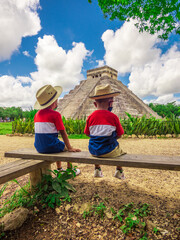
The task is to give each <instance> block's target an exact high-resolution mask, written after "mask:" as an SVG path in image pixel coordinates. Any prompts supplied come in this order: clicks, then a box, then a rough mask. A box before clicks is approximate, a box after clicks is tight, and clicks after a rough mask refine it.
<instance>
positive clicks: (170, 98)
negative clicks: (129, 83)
mask: <svg viewBox="0 0 180 240" xmlns="http://www.w3.org/2000/svg"><path fill="white" fill-rule="evenodd" d="M174 101H175V102H176V104H180V97H175V96H174V94H167V95H163V96H160V97H158V98H157V99H155V100H150V101H148V100H144V102H145V103H146V104H149V103H157V104H167V103H171V102H174Z"/></svg>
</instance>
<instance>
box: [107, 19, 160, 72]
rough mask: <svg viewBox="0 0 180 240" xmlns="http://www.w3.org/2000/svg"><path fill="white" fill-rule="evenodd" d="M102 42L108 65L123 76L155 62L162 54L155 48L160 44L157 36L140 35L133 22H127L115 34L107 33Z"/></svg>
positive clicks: (110, 31) (144, 33) (112, 32)
mask: <svg viewBox="0 0 180 240" xmlns="http://www.w3.org/2000/svg"><path fill="white" fill-rule="evenodd" d="M102 41H103V42H104V47H105V51H106V53H105V56H104V60H105V62H106V64H107V65H108V66H111V67H113V68H115V69H116V70H118V72H119V73H122V74H123V73H126V72H131V70H132V68H133V67H139V66H142V65H143V64H145V63H147V62H149V61H152V60H154V59H155V58H156V57H158V56H159V54H160V53H161V50H160V49H158V48H155V47H154V44H156V43H157V42H159V40H158V38H157V35H149V34H148V33H146V32H143V33H139V31H138V30H137V28H136V27H135V26H134V21H133V20H131V21H130V22H125V23H124V24H123V26H122V27H121V28H120V29H118V30H117V31H115V32H114V31H113V30H107V31H105V32H104V33H103V35H102Z"/></svg>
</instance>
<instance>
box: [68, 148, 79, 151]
mask: <svg viewBox="0 0 180 240" xmlns="http://www.w3.org/2000/svg"><path fill="white" fill-rule="evenodd" d="M68 152H81V150H80V149H77V148H69V149H68Z"/></svg>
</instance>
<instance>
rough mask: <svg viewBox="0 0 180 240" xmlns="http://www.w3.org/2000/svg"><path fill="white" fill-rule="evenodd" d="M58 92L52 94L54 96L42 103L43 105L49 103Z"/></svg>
mask: <svg viewBox="0 0 180 240" xmlns="http://www.w3.org/2000/svg"><path fill="white" fill-rule="evenodd" d="M56 94H57V92H55V94H54V95H53V96H52V98H50V99H49V100H48V101H47V102H45V103H43V104H40V105H41V106H44V105H46V104H48V103H49V102H50V101H51V100H52V99H53V98H54V97H55V96H56Z"/></svg>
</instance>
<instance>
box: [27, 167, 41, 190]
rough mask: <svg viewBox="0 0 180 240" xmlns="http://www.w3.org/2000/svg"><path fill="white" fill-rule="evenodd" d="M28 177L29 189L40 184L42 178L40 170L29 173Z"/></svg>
mask: <svg viewBox="0 0 180 240" xmlns="http://www.w3.org/2000/svg"><path fill="white" fill-rule="evenodd" d="M29 177H30V185H31V189H32V188H33V187H35V186H36V185H37V184H38V183H40V182H41V178H42V171H41V169H40V168H39V169H37V170H35V171H33V172H30V174H29Z"/></svg>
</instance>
